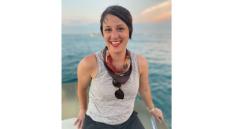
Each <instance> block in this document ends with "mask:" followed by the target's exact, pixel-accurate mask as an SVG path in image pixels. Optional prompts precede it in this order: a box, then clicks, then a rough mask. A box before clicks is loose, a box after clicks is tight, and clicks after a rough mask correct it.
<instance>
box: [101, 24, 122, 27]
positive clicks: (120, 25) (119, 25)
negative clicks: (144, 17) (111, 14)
mask: <svg viewBox="0 0 230 129" xmlns="http://www.w3.org/2000/svg"><path fill="white" fill-rule="evenodd" d="M105 27H111V26H105ZM116 27H124V25H123V24H118V25H116Z"/></svg>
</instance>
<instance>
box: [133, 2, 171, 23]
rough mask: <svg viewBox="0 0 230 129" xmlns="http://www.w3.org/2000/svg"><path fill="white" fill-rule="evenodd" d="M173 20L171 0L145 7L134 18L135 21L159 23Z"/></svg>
mask: <svg viewBox="0 0 230 129" xmlns="http://www.w3.org/2000/svg"><path fill="white" fill-rule="evenodd" d="M169 20H171V1H165V2H162V3H159V4H157V5H154V6H151V7H149V8H146V9H144V10H143V11H141V12H140V14H139V15H138V16H137V17H135V18H134V21H135V22H144V23H145V22H148V23H157V22H163V21H169Z"/></svg>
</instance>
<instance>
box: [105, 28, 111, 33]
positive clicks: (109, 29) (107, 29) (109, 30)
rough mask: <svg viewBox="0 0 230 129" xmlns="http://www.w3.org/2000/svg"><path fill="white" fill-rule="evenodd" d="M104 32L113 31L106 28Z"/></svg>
mask: <svg viewBox="0 0 230 129" xmlns="http://www.w3.org/2000/svg"><path fill="white" fill-rule="evenodd" d="M104 31H105V32H111V31H112V29H111V28H106V29H104Z"/></svg>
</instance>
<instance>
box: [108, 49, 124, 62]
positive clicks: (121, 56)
mask: <svg viewBox="0 0 230 129" xmlns="http://www.w3.org/2000/svg"><path fill="white" fill-rule="evenodd" d="M109 54H110V56H111V57H112V59H113V63H120V62H121V63H123V62H124V60H125V57H126V50H125V51H122V52H120V53H112V52H109Z"/></svg>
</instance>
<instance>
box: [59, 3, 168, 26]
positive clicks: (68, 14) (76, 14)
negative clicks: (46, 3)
mask: <svg viewBox="0 0 230 129" xmlns="http://www.w3.org/2000/svg"><path fill="white" fill-rule="evenodd" d="M114 4H118V5H121V6H123V7H126V8H127V9H128V10H129V11H130V12H131V14H132V16H133V22H134V23H160V22H165V21H166V22H167V21H170V20H171V1H170V0H62V25H63V26H64V27H65V26H74V25H75V26H76V25H85V24H91V23H99V20H100V15H101V13H102V12H103V11H104V10H105V8H106V7H108V6H109V5H114Z"/></svg>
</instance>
